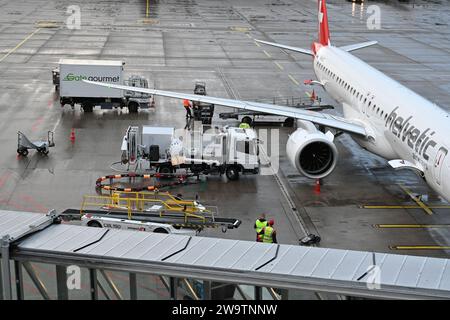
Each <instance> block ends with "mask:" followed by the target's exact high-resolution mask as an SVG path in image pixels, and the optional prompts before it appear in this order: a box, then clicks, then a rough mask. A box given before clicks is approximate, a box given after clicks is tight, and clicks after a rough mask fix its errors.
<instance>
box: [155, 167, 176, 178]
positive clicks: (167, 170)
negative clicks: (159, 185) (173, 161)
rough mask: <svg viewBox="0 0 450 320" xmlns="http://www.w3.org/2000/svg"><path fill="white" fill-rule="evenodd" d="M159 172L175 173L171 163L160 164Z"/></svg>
mask: <svg viewBox="0 0 450 320" xmlns="http://www.w3.org/2000/svg"><path fill="white" fill-rule="evenodd" d="M158 172H159V173H162V174H170V173H173V168H172V166H171V165H162V166H159V168H158ZM165 178H168V177H165Z"/></svg>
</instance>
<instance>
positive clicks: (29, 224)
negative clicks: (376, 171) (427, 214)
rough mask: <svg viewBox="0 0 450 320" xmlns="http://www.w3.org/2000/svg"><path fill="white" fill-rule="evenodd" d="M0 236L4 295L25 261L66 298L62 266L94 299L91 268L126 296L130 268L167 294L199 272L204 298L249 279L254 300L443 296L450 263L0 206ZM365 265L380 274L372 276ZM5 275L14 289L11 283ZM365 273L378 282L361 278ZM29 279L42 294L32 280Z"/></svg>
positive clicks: (19, 288) (19, 286)
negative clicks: (83, 274)
mask: <svg viewBox="0 0 450 320" xmlns="http://www.w3.org/2000/svg"><path fill="white" fill-rule="evenodd" d="M0 236H1V238H2V250H1V259H2V263H1V266H2V270H1V271H2V272H1V275H2V277H1V279H2V297H3V298H4V299H13V298H14V299H16V298H17V299H21V298H23V288H24V286H23V279H24V278H23V277H22V275H21V274H22V270H23V269H25V271H27V272H29V271H30V270H29V269H30V267H29V264H30V262H33V263H48V264H53V265H56V277H57V281H56V283H57V298H58V299H67V298H68V297H69V295H68V289H67V287H66V279H67V274H66V268H67V266H69V265H77V266H79V267H83V268H88V269H89V270H90V274H91V278H90V282H91V291H92V292H93V293H94V294H93V295H92V298H93V299H96V298H98V296H97V295H96V294H95V292H97V291H98V287H97V281H96V277H95V275H96V272H100V273H102V274H104V270H117V271H122V272H126V273H128V274H129V281H130V282H129V283H130V289H129V290H130V291H131V293H130V298H132V299H135V298H138V295H137V292H136V274H147V275H157V276H160V277H164V278H165V279H169V280H168V281H167V288H168V290H169V292H170V296H171V297H172V298H175V297H177V295H176V292H177V290H178V289H177V288H179V287H178V283H179V282H178V281H179V280H180V279H181V280H185V279H186V278H188V279H201V281H202V283H203V286H204V292H205V294H204V295H203V298H205V299H208V298H211V294H210V290H211V283H224V284H229V285H230V284H231V285H237V287H236V288H239V285H242V284H245V285H250V286H254V288H255V298H256V299H257V298H261V288H262V287H269V288H277V289H276V290H282V291H281V292H284V293H283V294H282V295H281V296H282V297H283V298H286V297H287V296H289V292H290V291H291V290H304V291H305V292H322V293H323V292H325V293H334V294H338V295H341V296H346V297H349V296H351V297H365V298H380V299H386V298H388V299H450V263H449V259H442V258H429V257H416V256H407V255H395V254H386V253H372V252H363V251H350V250H340V249H329V248H319V247H302V246H296V245H283V244H266V243H257V242H250V241H240V240H229V239H220V238H203V237H189V236H180V235H170V234H169V235H166V234H153V233H144V232H136V231H124V230H112V229H110V230H105V229H99V228H91V227H83V226H75V225H67V224H59V223H58V217H57V215H56V214H55V213H54V212H53V213H49V214H48V215H42V214H36V213H29V212H14V211H0ZM11 261H12V262H14V270H11V269H10V267H9V266H10V262H11ZM373 270H377V271H378V273H377V274H378V275H379V276H380V277H377V276H375V277H374V276H373V273H372V271H373ZM29 274H30V277H31V278H32V280H33V279H34V278H36V277H35V275H33V273H32V272H29ZM13 276H14V279H17V281H15V283H16V287H15V288H16V290H15V291H16V296H13V294H12V290H11V288H12V283H13V281H12V278H13ZM372 278H373V279H376V280H378V281H376V282H375V283H374V284H373V285H368V284H367V280H368V279H369V280H370V279H372ZM33 283H34V284H35V285H36V286H37V287H38V289H39V291H40V292H44V293H45V290H44V288H42V287H41V288H39V283H40V282H39V279H34V280H33ZM111 287H112V288H115V287H114V285H112V284H111ZM115 289H116V291H115V292H116V294H117V296H118V297H121V293H120V292H119V290H117V288H115ZM191 289H192V288H191ZM208 292H209V293H208ZM277 292H280V291H277ZM274 296H277V295H276V294H275V295H274ZM48 297H49V295H48V294H47V298H48ZM142 298H145V297H142Z"/></svg>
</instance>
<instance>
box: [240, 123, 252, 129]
mask: <svg viewBox="0 0 450 320" xmlns="http://www.w3.org/2000/svg"><path fill="white" fill-rule="evenodd" d="M239 128H241V129H251V127H250V125H249V124H248V123H247V122H241V124H240V125H239Z"/></svg>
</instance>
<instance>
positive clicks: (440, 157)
mask: <svg viewBox="0 0 450 320" xmlns="http://www.w3.org/2000/svg"><path fill="white" fill-rule="evenodd" d="M447 153H448V150H447V149H446V148H444V147H441V148H439V150H438V152H437V153H436V158H435V160H434V165H433V173H434V178H435V179H436V183H437V184H438V185H439V186H440V185H441V182H442V171H443V170H445V169H443V167H444V165H445V161H444V160H445V157H446V156H447Z"/></svg>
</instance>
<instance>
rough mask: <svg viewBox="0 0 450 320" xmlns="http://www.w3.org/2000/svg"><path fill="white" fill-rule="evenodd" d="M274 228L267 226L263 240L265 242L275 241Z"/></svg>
mask: <svg viewBox="0 0 450 320" xmlns="http://www.w3.org/2000/svg"><path fill="white" fill-rule="evenodd" d="M272 235H273V228H272V227H271V226H267V227H265V228H264V234H263V242H265V243H273V238H272Z"/></svg>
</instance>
